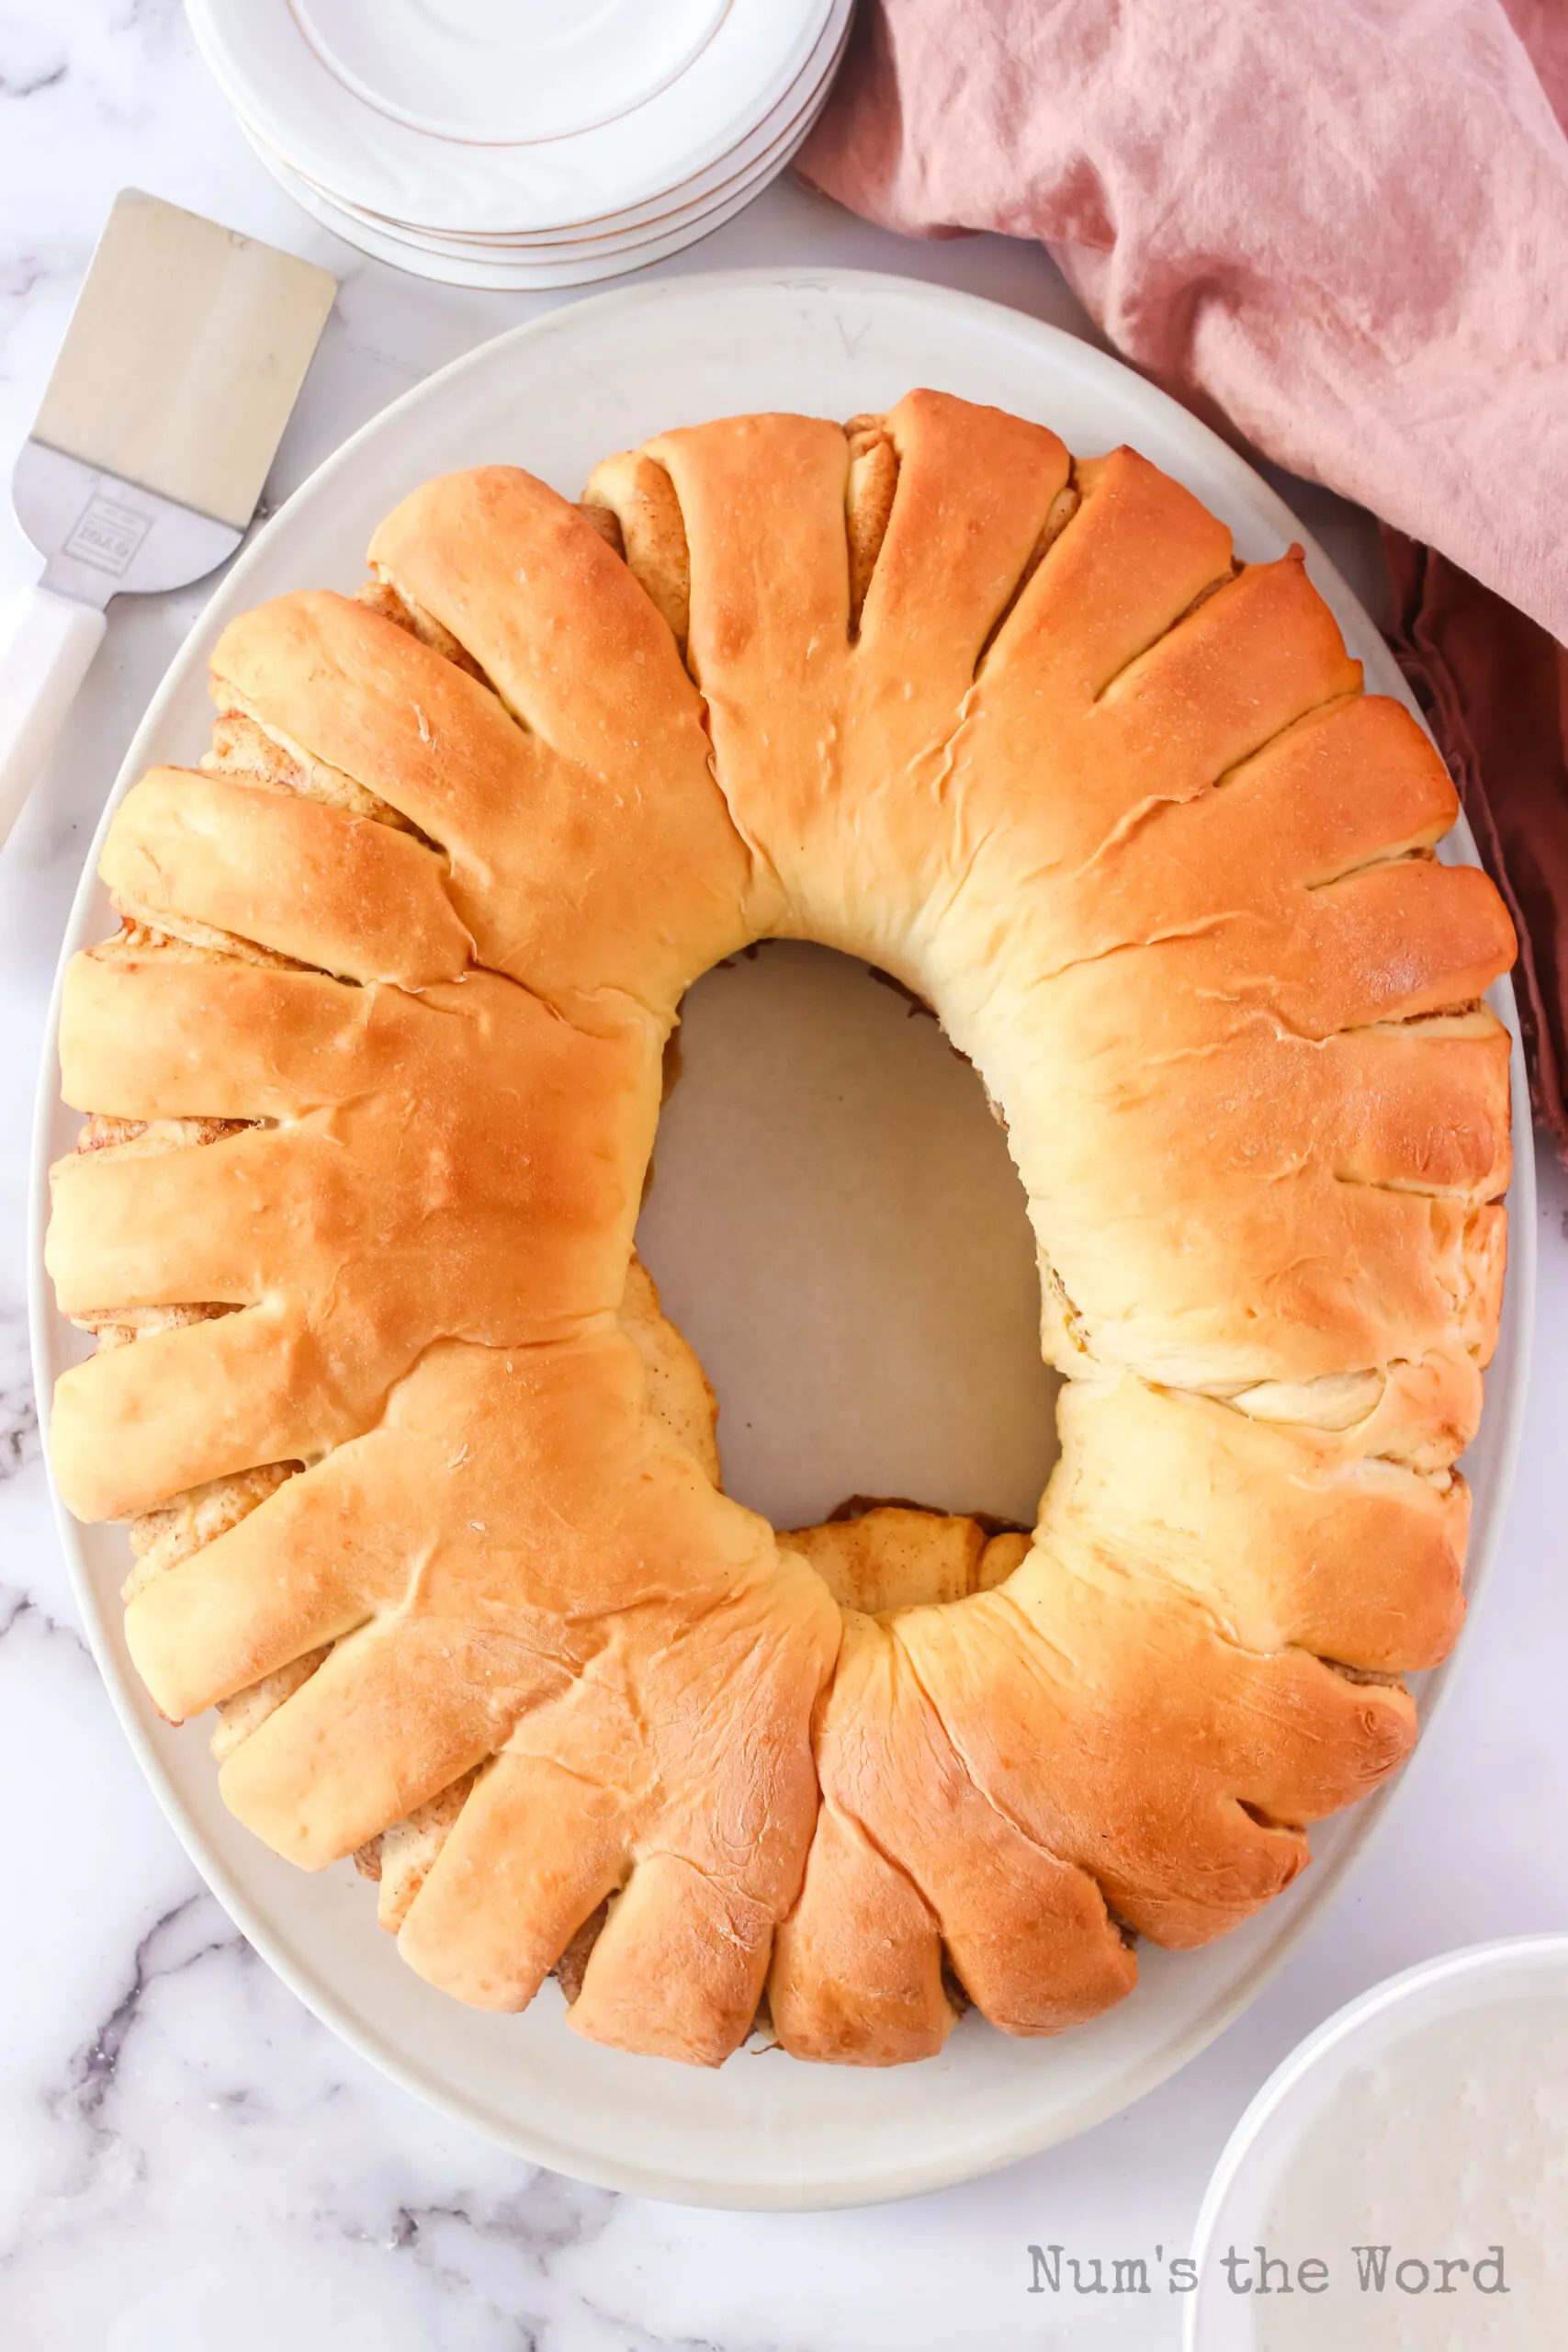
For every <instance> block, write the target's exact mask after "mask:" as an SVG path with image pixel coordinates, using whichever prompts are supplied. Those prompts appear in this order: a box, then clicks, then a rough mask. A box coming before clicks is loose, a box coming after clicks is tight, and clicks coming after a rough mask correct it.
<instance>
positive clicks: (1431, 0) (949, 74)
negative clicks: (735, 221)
mask: <svg viewBox="0 0 1568 2352" xmlns="http://www.w3.org/2000/svg"><path fill="white" fill-rule="evenodd" d="M1554 99H1555V101H1556V106H1557V107H1561V108H1562V112H1563V115H1564V116H1565V117H1568V0H1506V6H1505V5H1504V0H863V5H862V11H861V16H860V19H859V22H858V24H857V26H856V29H855V33H854V37H853V40H852V49H851V53H850V56H849V58H848V60H847V61H846V64H845V68H844V71H843V74H842V75H841V77H840V82H839V85H838V87H837V89H836V90H835V92H834V95H833V97H832V100H831V101H830V103H829V107H828V110H827V112H826V114H825V115H824V116H823V119H822V120H821V122H820V123H819V125H818V128H817V130H815V132H814V133H813V134H812V137H811V139H810V141H808V143H807V147H806V149H805V151H804V153H803V154H802V156H801V158H800V166H801V168H802V170H803V172H804V173H805V175H806V176H807V178H808V179H809V180H811V181H812V182H814V183H815V184H816V185H817V186H818V187H821V188H822V189H823V190H824V191H825V192H826V193H827V194H829V195H830V196H834V197H837V198H839V199H840V201H841V202H843V203H845V204H848V205H850V206H852V208H853V209H855V210H856V211H859V212H863V213H866V214H869V215H870V216H871V217H872V218H873V219H874V220H881V221H884V222H885V223H886V224H887V225H888V226H889V227H891V228H895V229H901V230H904V231H906V232H910V233H912V234H915V235H940V234H942V232H944V231H948V232H952V231H953V230H963V229H999V230H1004V231H1007V232H1010V233H1011V234H1013V235H1015V236H1029V237H1036V238H1040V239H1042V240H1043V242H1044V243H1046V244H1048V245H1049V246H1050V248H1051V251H1052V253H1053V254H1055V258H1056V260H1057V261H1058V262H1059V263H1060V265H1061V266H1062V268H1063V269H1064V271H1065V272H1066V276H1067V277H1068V278H1069V279H1070V280H1071V282H1072V284H1073V285H1074V286H1075V287H1076V288H1077V291H1078V293H1079V294H1080V295H1081V297H1082V298H1083V300H1084V301H1085V302H1086V304H1087V305H1088V307H1089V310H1090V311H1092V312H1093V314H1094V315H1095V317H1096V318H1097V319H1098V320H1099V321H1100V323H1101V324H1102V325H1103V327H1104V328H1105V330H1106V332H1107V334H1109V335H1110V336H1111V340H1112V341H1113V342H1114V343H1115V344H1116V345H1118V347H1119V348H1120V349H1121V350H1122V352H1124V353H1125V354H1126V356H1128V357H1129V358H1130V359H1132V360H1134V362H1135V363H1136V364H1137V365H1138V366H1139V367H1141V368H1145V369H1146V370H1147V371H1148V372H1149V373H1150V374H1151V375H1153V376H1155V377H1156V378H1157V379H1159V380H1160V381H1161V382H1162V383H1164V384H1165V385H1166V386H1167V387H1168V389H1169V390H1172V391H1174V392H1176V393H1177V394H1178V395H1179V397H1180V398H1182V399H1184V400H1185V401H1188V403H1189V404H1190V405H1192V406H1195V407H1198V408H1200V409H1201V410H1203V411H1205V412H1206V413H1209V414H1210V415H1211V416H1213V414H1214V413H1215V412H1216V411H1217V412H1219V413H1223V414H1224V415H1225V416H1228V417H1229V418H1230V419H1231V420H1232V421H1233V423H1234V424H1235V425H1236V426H1238V427H1239V428H1240V430H1241V431H1242V433H1244V434H1245V435H1247V437H1248V438H1249V439H1250V440H1252V441H1253V442H1255V443H1256V444H1257V445H1258V447H1259V448H1261V449H1263V450H1265V451H1266V452H1267V453H1268V454H1269V456H1270V457H1273V458H1277V459H1279V460H1280V463H1281V464H1283V465H1286V466H1289V467H1290V468H1291V469H1292V470H1293V471H1295V472H1298V473H1303V474H1310V475H1313V476H1314V477H1315V478H1316V479H1317V480H1318V481H1325V482H1327V483H1328V484H1329V485H1330V486H1331V487H1332V488H1333V489H1335V490H1337V491H1339V492H1342V493H1343V494H1344V495H1345V496H1346V497H1348V498H1353V499H1357V500H1359V502H1360V503H1362V504H1364V505H1367V506H1370V507H1371V508H1372V509H1373V510H1374V512H1375V513H1377V514H1379V515H1382V517H1383V518H1384V519H1385V521H1387V522H1390V523H1392V524H1394V525H1396V526H1397V527H1398V528H1399V529H1400V530H1401V531H1403V532H1404V533H1405V534H1406V535H1407V536H1408V537H1411V538H1414V539H1417V540H1421V541H1424V542H1425V543H1426V544H1427V545H1428V546H1430V547H1434V548H1441V549H1442V551H1443V552H1444V553H1445V554H1446V555H1448V556H1450V557H1451V558H1452V559H1453V560H1454V561H1455V562H1456V563H1458V564H1459V565H1460V566H1461V567H1462V569H1463V570H1464V571H1466V572H1469V573H1471V574H1472V575H1473V576H1474V577H1475V578H1476V579H1478V580H1480V581H1482V582H1484V583H1485V584H1486V585H1487V586H1489V587H1491V588H1493V589H1495V590H1496V591H1497V592H1498V593H1499V594H1501V595H1502V596H1504V597H1506V599H1507V601H1508V602H1509V603H1510V604H1513V605H1517V606H1519V607H1520V608H1521V610H1523V611H1524V612H1526V613H1529V614H1530V615H1531V616H1533V617H1534V618H1535V619H1536V620H1538V621H1540V623H1542V624H1543V625H1544V626H1545V627H1546V628H1548V629H1550V630H1551V632H1552V633H1553V634H1554V635H1556V636H1558V637H1560V638H1568V138H1565V136H1564V132H1563V128H1562V121H1561V120H1560V119H1559V115H1558V112H1557V111H1556V110H1555V108H1554V104H1553V100H1554Z"/></svg>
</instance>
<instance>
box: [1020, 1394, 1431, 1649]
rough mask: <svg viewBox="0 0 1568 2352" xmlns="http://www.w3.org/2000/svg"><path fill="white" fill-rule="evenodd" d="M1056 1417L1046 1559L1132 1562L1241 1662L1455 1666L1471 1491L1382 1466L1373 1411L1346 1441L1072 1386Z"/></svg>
mask: <svg viewBox="0 0 1568 2352" xmlns="http://www.w3.org/2000/svg"><path fill="white" fill-rule="evenodd" d="M1376 1385H1377V1384H1375V1383H1374V1387H1375V1386H1376ZM1303 1401H1304V1400H1303ZM1058 1411H1059V1415H1060V1421H1061V1431H1062V1463H1061V1467H1060V1470H1059V1472H1058V1474H1057V1476H1056V1477H1055V1479H1054V1480H1053V1481H1052V1485H1051V1488H1050V1491H1049V1493H1048V1494H1047V1497H1046V1501H1045V1506H1044V1510H1043V1516H1042V1521H1041V1532H1040V1538H1039V1540H1040V1542H1041V1543H1042V1544H1043V1546H1044V1547H1045V1549H1046V1551H1047V1552H1067V1551H1070V1550H1071V1549H1073V1548H1074V1547H1075V1546H1076V1545H1077V1544H1082V1543H1086V1542H1096V1543H1099V1544H1102V1545H1105V1546H1108V1547H1110V1548H1111V1549H1113V1550H1114V1552H1115V1553H1116V1555H1117V1556H1118V1557H1119V1558H1124V1559H1130V1560H1136V1561H1137V1562H1138V1563H1139V1565H1140V1566H1142V1567H1143V1568H1145V1570H1146V1572H1147V1573H1148V1574H1149V1575H1150V1576H1152V1577H1170V1578H1172V1579H1173V1580H1174V1581H1175V1582H1177V1583H1178V1584H1179V1585H1181V1586H1183V1587H1185V1588H1186V1589H1187V1590H1189V1591H1190V1592H1192V1593H1194V1594H1195V1595H1196V1596H1197V1597H1198V1598H1199V1599H1200V1600H1202V1601H1203V1603H1204V1604H1205V1605H1206V1606H1207V1607H1208V1608H1210V1609H1212V1610H1213V1612H1214V1616H1215V1620H1216V1623H1218V1625H1219V1626H1220V1628H1221V1629H1222V1631H1223V1632H1224V1634H1226V1636H1227V1637H1228V1638H1229V1639H1230V1640H1232V1641H1234V1642H1235V1643H1237V1644H1239V1645H1241V1646H1242V1647H1243V1648H1246V1649H1249V1650H1257V1651H1260V1652H1266V1651H1272V1650H1282V1649H1287V1648H1293V1649H1303V1650H1311V1651H1314V1652H1315V1653H1316V1654H1317V1655H1318V1656H1319V1657H1330V1658H1336V1659H1337V1660H1339V1661H1340V1662H1341V1663H1343V1664H1344V1665H1347V1666H1353V1667H1359V1668H1367V1669H1370V1670H1371V1671H1374V1672H1382V1673H1392V1674H1400V1673H1406V1672H1411V1671H1413V1670H1414V1669H1416V1668H1419V1667H1426V1666H1431V1665H1433V1664H1434V1663H1435V1662H1436V1661H1437V1660H1438V1659H1439V1658H1442V1657H1447V1656H1448V1653H1449V1651H1450V1648H1451V1647H1452V1645H1453V1643H1454V1640H1455V1638H1456V1636H1457V1634H1458V1633H1459V1629H1460V1623H1461V1619H1462V1617H1463V1613H1464V1601H1463V1595H1462V1589H1461V1572H1462V1567H1463V1562H1464V1544H1465V1532H1466V1528H1467V1525H1468V1521H1469V1517H1470V1497H1469V1492H1468V1490H1467V1488H1466V1487H1465V1484H1464V1481H1463V1480H1462V1479H1461V1478H1458V1477H1451V1476H1438V1477H1437V1478H1434V1477H1432V1476H1422V1475H1420V1474H1419V1473H1418V1472H1416V1471H1415V1470H1412V1469H1408V1468H1401V1467H1398V1466H1396V1465H1395V1464H1393V1463H1391V1462H1388V1461H1386V1460H1382V1459H1380V1458H1379V1457H1378V1454H1377V1452H1376V1448H1377V1446H1378V1444H1379V1442H1380V1438H1381V1436H1382V1430H1381V1429H1380V1426H1379V1419H1378V1416H1377V1414H1376V1412H1375V1411H1374V1412H1372V1413H1371V1414H1369V1415H1368V1416H1367V1417H1366V1419H1364V1420H1361V1421H1359V1422H1358V1423H1357V1424H1354V1425H1352V1426H1351V1427H1350V1428H1348V1429H1346V1430H1313V1429H1308V1428H1303V1427H1301V1426H1299V1425H1297V1426H1293V1427H1292V1426H1286V1427H1280V1426H1277V1425H1270V1424H1269V1423H1268V1422H1265V1421H1258V1420H1253V1419H1249V1418H1248V1417H1247V1415H1246V1414H1245V1413H1242V1412H1239V1411H1237V1410H1236V1409H1235V1408H1234V1407H1232V1406H1228V1405H1224V1404H1220V1403H1217V1402H1215V1401H1214V1400H1213V1399H1212V1398H1209V1397H1187V1396H1181V1395H1179V1394H1176V1393H1174V1392H1172V1391H1170V1390H1160V1389H1154V1388H1150V1387H1148V1386H1146V1385H1145V1383H1143V1382H1142V1381H1138V1380H1134V1379H1131V1378H1123V1379H1122V1380H1119V1381H1117V1382H1116V1383H1115V1384H1114V1385H1112V1386H1109V1387H1100V1386H1099V1385H1090V1384H1089V1382H1087V1381H1072V1382H1069V1383H1068V1385H1067V1386H1066V1388H1065V1389H1064V1390H1063V1393H1062V1396H1061V1399H1060V1403H1059V1407H1058Z"/></svg>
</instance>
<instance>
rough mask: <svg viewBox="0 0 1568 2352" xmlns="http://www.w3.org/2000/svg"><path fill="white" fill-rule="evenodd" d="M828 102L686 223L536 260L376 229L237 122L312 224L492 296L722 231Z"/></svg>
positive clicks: (616, 268)
mask: <svg viewBox="0 0 1568 2352" xmlns="http://www.w3.org/2000/svg"><path fill="white" fill-rule="evenodd" d="M826 98H827V85H826V84H824V85H823V87H822V89H821V90H820V91H819V93H818V96H817V97H816V98H815V99H814V100H813V102H812V104H811V105H810V106H809V107H807V110H806V113H805V115H804V117H803V118H802V119H801V120H800V121H799V122H798V123H797V124H796V126H795V129H794V130H792V131H791V132H790V133H789V135H788V137H787V138H786V139H785V140H784V141H783V142H782V143H781V145H780V147H779V148H778V150H777V151H776V153H774V154H773V155H772V156H770V157H769V158H767V159H766V160H764V161H763V162H761V163H760V164H756V165H755V166H754V167H753V168H752V169H751V170H750V172H747V173H745V174H744V175H742V176H741V177H740V179H739V181H738V182H736V183H735V184H733V185H732V186H731V187H729V188H728V190H727V191H726V192H725V193H724V194H722V195H720V196H718V197H716V198H714V200H713V201H712V202H711V203H709V204H706V205H705V206H702V207H700V208H699V209H696V210H694V212H693V213H691V214H690V215H689V216H688V217H683V218H682V219H680V220H678V221H677V222H676V223H675V225H674V226H673V227H669V228H664V229H659V230H656V231H653V232H649V234H647V235H643V234H639V233H637V232H632V233H631V234H629V235H627V236H625V237H618V236H616V237H604V238H598V239H595V240H594V241H593V242H592V243H586V244H583V245H581V246H580V247H578V248H576V250H575V251H573V250H572V249H571V248H565V249H563V248H559V247H548V246H547V247H541V248H540V252H539V257H538V258H537V259H535V258H533V257H532V256H529V257H525V258H518V259H513V258H510V257H509V256H507V257H498V256H497V255H496V254H494V252H493V249H486V248H484V247H482V246H475V245H460V244H457V243H452V242H447V241H446V240H440V239H431V238H420V237H416V236H414V235H412V233H411V234H406V235H405V234H402V233H400V232H395V231H393V230H390V229H387V228H384V227H378V226H377V225H376V223H374V222H373V221H370V220H366V219H365V218H364V216H363V215H362V214H356V213H352V212H347V211H345V210H344V209H343V207H342V206H341V205H338V204H334V203H333V199H332V198H331V197H329V196H326V195H324V194H323V193H322V191H321V189H320V188H319V187H314V186H313V185H312V183H311V182H310V181H309V180H307V179H304V178H303V177H302V176H301V175H300V174H299V173H298V172H296V171H293V170H291V169H290V167H289V165H288V164H286V163H285V162H284V160H283V158H282V156H281V155H278V154H277V153H275V152H274V150H273V149H271V148H270V147H268V146H267V145H266V143H265V141H264V140H263V139H262V138H261V136H260V134H259V132H257V131H256V130H254V129H253V128H252V126H251V125H250V124H249V123H248V122H247V121H246V120H245V119H244V117H243V115H242V116H239V117H237V118H236V119H237V120H238V122H239V126H240V130H241V131H242V132H243V135H244V137H245V139H246V140H247V141H249V143H250V145H251V146H252V148H253V149H254V152H255V153H256V154H257V155H258V156H259V157H260V159H261V161H262V162H263V163H264V164H265V165H266V168H267V170H268V171H269V172H270V173H271V174H272V175H273V177H274V179H275V180H276V182H277V184H278V186H279V187H282V188H283V189H285V190H286V191H287V193H288V195H289V196H291V197H292V198H294V201H295V203H296V204H298V205H299V206H301V207H302V209H304V210H305V211H307V212H308V213H309V214H310V217H311V219H312V220H319V221H320V223H321V227H322V228H323V229H330V230H331V231H332V232H333V235H334V236H338V237H342V238H343V239H344V241H345V243H348V244H351V245H357V246H358V248H359V250H360V252H361V253H366V254H370V255H371V256H372V257H373V258H374V259H375V260H377V261H384V262H389V263H390V265H391V266H392V267H393V268H394V269H405V270H407V271H409V272H410V274H411V275H412V276H413V277H431V278H435V279H437V280H439V281H440V282H441V283H442V284H443V285H447V286H478V287H484V288H490V289H492V290H495V291H500V292H511V293H543V292H548V291H550V290H551V289H552V288H559V287H563V286H592V285H595V284H597V283H598V281H599V280H600V279H601V278H605V277H626V276H628V275H629V274H630V273H631V272H632V271H633V270H637V269H646V268H647V267H648V266H649V263H651V262H656V261H667V260H668V259H669V258H670V256H671V254H678V253H683V252H684V251H685V249H686V247H687V246H688V245H694V244H696V243H699V242H700V241H701V239H703V238H704V237H705V236H708V235H709V234H711V232H713V231H714V230H715V229H717V228H721V227H722V226H723V224H724V223H725V221H727V220H733V219H734V217H735V215H736V213H738V212H740V211H743V210H744V209H745V208H746V206H747V205H749V204H750V201H751V199H752V198H753V197H755V196H760V195H761V191H762V189H763V188H764V187H766V186H767V185H768V183H769V182H770V181H771V180H774V179H776V178H777V177H778V175H779V174H780V173H781V172H782V171H784V169H785V167H786V165H787V164H788V163H789V160H790V157H791V156H792V155H793V154H794V153H795V150H796V149H797V148H798V147H799V146H800V145H801V143H802V142H803V141H804V140H805V138H806V135H807V132H808V131H809V130H810V129H811V126H812V124H813V123H814V122H815V121H816V119H817V117H818V114H819V113H820V111H821V109H822V107H823V105H824V103H825V101H826Z"/></svg>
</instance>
